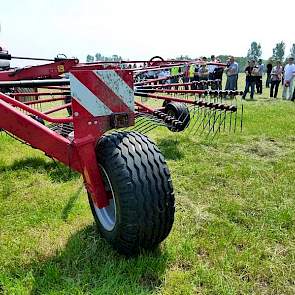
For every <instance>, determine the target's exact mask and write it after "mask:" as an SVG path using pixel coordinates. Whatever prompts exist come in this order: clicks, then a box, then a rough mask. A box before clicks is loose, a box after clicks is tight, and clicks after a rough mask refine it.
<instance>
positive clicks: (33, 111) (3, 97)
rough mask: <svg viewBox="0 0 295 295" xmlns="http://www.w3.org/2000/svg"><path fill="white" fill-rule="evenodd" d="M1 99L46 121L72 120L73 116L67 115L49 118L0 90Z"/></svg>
mask: <svg viewBox="0 0 295 295" xmlns="http://www.w3.org/2000/svg"><path fill="white" fill-rule="evenodd" d="M1 100H3V101H5V102H6V103H9V104H11V105H13V106H15V107H19V108H21V109H22V110H24V111H26V112H28V113H30V114H33V115H36V116H38V117H40V118H41V119H43V120H45V121H48V122H52V123H69V122H72V121H73V118H72V117H69V118H51V117H49V116H47V115H44V114H43V113H41V112H39V111H37V110H35V109H32V108H30V107H29V106H27V105H25V104H23V103H21V102H19V101H17V100H15V99H13V98H11V97H9V96H7V95H5V94H3V93H1V92H0V102H1Z"/></svg>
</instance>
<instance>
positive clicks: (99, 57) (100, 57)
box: [95, 53, 103, 61]
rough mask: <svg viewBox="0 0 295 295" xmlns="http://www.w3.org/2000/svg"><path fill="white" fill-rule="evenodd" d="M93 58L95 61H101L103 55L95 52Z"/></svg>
mask: <svg viewBox="0 0 295 295" xmlns="http://www.w3.org/2000/svg"><path fill="white" fill-rule="evenodd" d="M95 60H96V61H102V60H103V56H102V55H101V54H100V53H96V54H95Z"/></svg>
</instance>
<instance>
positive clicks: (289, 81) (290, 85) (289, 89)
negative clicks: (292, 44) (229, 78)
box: [282, 56, 295, 100]
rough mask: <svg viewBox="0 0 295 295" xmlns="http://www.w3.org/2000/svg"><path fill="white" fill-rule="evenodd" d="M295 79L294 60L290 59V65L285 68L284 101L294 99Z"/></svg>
mask: <svg viewBox="0 0 295 295" xmlns="http://www.w3.org/2000/svg"><path fill="white" fill-rule="evenodd" d="M294 77H295V64H294V58H293V57H292V56H291V57H289V58H288V64H286V66H285V68H284V85H283V94H282V97H283V99H287V100H290V99H292V95H293V91H294Z"/></svg>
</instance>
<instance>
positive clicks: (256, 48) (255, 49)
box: [247, 41, 262, 60]
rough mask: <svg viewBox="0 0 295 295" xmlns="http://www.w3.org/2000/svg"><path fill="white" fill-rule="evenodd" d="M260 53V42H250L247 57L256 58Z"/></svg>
mask: <svg viewBox="0 0 295 295" xmlns="http://www.w3.org/2000/svg"><path fill="white" fill-rule="evenodd" d="M261 55H262V50H261V45H260V43H257V42H256V41H253V42H252V43H251V46H250V49H249V50H248V53H247V58H248V59H255V60H258V59H259V58H260V57H261Z"/></svg>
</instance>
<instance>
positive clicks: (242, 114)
mask: <svg viewBox="0 0 295 295" xmlns="http://www.w3.org/2000/svg"><path fill="white" fill-rule="evenodd" d="M243 116H244V105H243V104H242V112H241V132H242V131H243Z"/></svg>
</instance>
